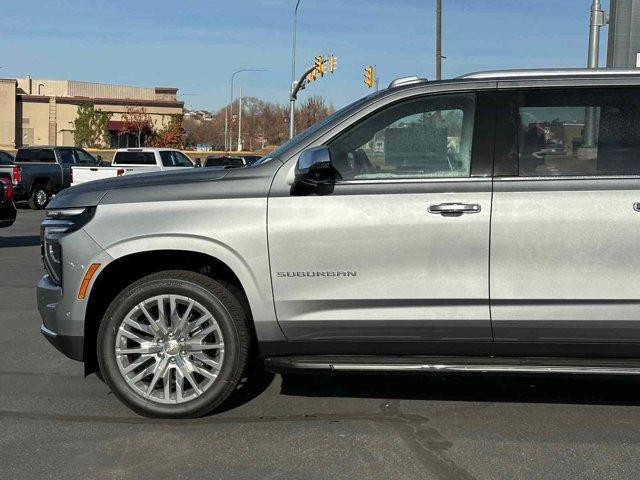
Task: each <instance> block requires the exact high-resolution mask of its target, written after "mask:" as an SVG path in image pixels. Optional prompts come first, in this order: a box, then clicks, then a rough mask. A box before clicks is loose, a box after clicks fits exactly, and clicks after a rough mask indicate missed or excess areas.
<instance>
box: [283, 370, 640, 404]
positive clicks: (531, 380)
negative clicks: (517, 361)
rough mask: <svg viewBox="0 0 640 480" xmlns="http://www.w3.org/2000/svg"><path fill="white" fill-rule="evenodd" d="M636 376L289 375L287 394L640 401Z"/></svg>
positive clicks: (588, 402) (519, 400)
mask: <svg viewBox="0 0 640 480" xmlns="http://www.w3.org/2000/svg"><path fill="white" fill-rule="evenodd" d="M638 384H639V382H638V380H637V379H635V378H633V377H595V376H566V375H565V376H563V375H549V376H542V375H540V376H531V375H526V376H525V375H515V374H514V375H502V376H499V375H496V374H473V375H471V374H459V375H446V376H445V375H429V374H423V375H416V374H399V375H388V374H387V375H384V374H381V375H376V374H366V375H349V374H324V375H306V374H305V375H303V374H289V375H284V376H283V379H282V390H281V393H282V394H283V395H291V396H308V397H328V398H334V397H339V398H340V397H349V398H374V399H381V400H382V399H401V400H402V399H405V400H446V401H464V402H513V403H519V402H526V403H560V404H596V405H640V396H639V395H638Z"/></svg>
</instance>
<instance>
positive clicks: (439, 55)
mask: <svg viewBox="0 0 640 480" xmlns="http://www.w3.org/2000/svg"><path fill="white" fill-rule="evenodd" d="M441 78H442V0H436V80H440V79H441Z"/></svg>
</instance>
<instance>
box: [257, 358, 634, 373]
mask: <svg viewBox="0 0 640 480" xmlns="http://www.w3.org/2000/svg"><path fill="white" fill-rule="evenodd" d="M265 368H266V369H267V370H268V371H270V372H273V373H285V372H289V373H296V372H297V373H304V372H307V371H328V372H345V373H349V372H354V373H355V372H372V373H375V372H381V373H384V372H408V373H411V372H415V373H419V372H422V373H464V372H485V373H492V372H496V373H558V374H587V375H640V359H609V358H575V359H568V358H548V357H523V358H514V357H429V356H411V357H409V356H375V357H373V356H341V355H334V356H328V355H327V356H325V355H317V356H308V355H307V356H289V357H268V358H265Z"/></svg>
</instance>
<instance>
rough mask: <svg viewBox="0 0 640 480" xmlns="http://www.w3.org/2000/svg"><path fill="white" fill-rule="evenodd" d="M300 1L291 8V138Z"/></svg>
mask: <svg viewBox="0 0 640 480" xmlns="http://www.w3.org/2000/svg"><path fill="white" fill-rule="evenodd" d="M300 1H301V0H297V1H296V8H295V9H294V10H293V42H292V45H291V89H290V90H289V92H290V93H289V138H293V136H294V135H295V133H296V128H295V120H296V113H295V112H296V98H295V95H294V94H293V92H294V90H295V88H296V34H297V30H298V7H299V6H300Z"/></svg>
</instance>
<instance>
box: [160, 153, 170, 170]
mask: <svg viewBox="0 0 640 480" xmlns="http://www.w3.org/2000/svg"><path fill="white" fill-rule="evenodd" d="M160 158H161V159H162V165H163V166H165V167H173V155H171V152H168V151H166V150H165V151H163V152H160Z"/></svg>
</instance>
